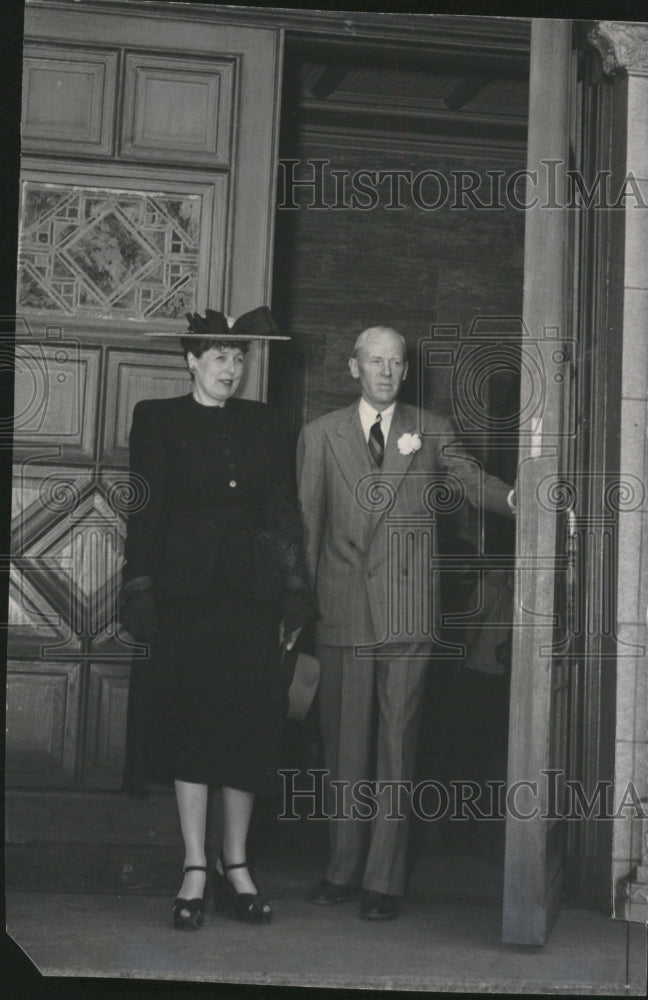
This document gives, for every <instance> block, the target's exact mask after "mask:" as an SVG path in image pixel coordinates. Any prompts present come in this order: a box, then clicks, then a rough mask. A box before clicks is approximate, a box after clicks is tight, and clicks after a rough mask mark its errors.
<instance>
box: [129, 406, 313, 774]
mask: <svg viewBox="0 0 648 1000" xmlns="http://www.w3.org/2000/svg"><path fill="white" fill-rule="evenodd" d="M130 447H131V474H132V475H133V478H134V493H137V494H138V497H139V499H141V501H142V506H141V509H139V510H136V511H134V512H133V513H132V514H131V516H130V518H129V523H128V535H127V541H126V565H125V568H124V580H125V582H126V583H128V581H132V580H134V579H139V578H140V577H150V579H151V580H152V581H153V587H154V596H155V602H156V606H157V612H158V623H159V629H160V639H159V642H157V643H155V644H154V645H153V646H152V647H151V654H150V659H149V660H147V661H137V660H136V661H134V663H133V670H132V674H131V689H130V698H129V719H128V740H127V764H126V775H125V783H126V787H128V788H131V789H133V788H138V787H139V786H141V785H142V784H143V783H144V782H146V781H147V780H165V779H171V778H177V779H180V780H183V781H191V782H199V783H203V784H211V785H227V786H230V787H234V788H240V789H244V790H247V791H252V792H264V791H270V790H272V788H273V787H274V785H275V782H276V774H277V767H278V766H279V750H280V740H281V730H282V720H283V715H284V709H285V694H286V691H285V680H284V675H283V672H282V666H281V661H280V655H279V640H278V637H279V610H278V592H277V590H276V586H275V588H274V589H273V587H272V586H269V583H268V580H267V579H265V578H263V579H262V578H261V577H262V572H261V569H262V567H261V563H260V560H259V555H258V551H257V541H256V540H257V539H258V535H259V530H260V529H262V528H263V527H269V528H272V529H276V530H277V531H280V532H281V533H282V537H283V536H291V537H292V540H293V542H294V543H295V544H296V545H297V546H299V544H300V526H299V515H298V511H297V506H296V501H295V496H294V489H293V483H292V471H291V462H290V461H289V458H288V449H287V447H286V441H285V434H284V432H283V430H282V429H281V427H280V425H279V424H278V422H277V420H276V418H274V417H273V415H272V412H271V411H270V410H269V408H268V407H266V406H264V405H263V404H261V403H253V402H250V401H246V400H235V399H232V400H228V402H227V403H226V404H225V406H224V407H219V406H204V405H202V404H200V403H198V402H196V400H195V399H194V398H193V396H192V395H188V396H183V397H178V398H174V399H169V400H148V401H145V402H142V403H139V404H138V405H137V406H136V408H135V411H134V414H133V426H132V430H131V438H130Z"/></svg>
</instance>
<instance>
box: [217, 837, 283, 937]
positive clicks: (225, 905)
mask: <svg viewBox="0 0 648 1000" xmlns="http://www.w3.org/2000/svg"><path fill="white" fill-rule="evenodd" d="M218 860H219V861H220V864H221V867H222V869H223V872H222V874H221V872H219V871H218V870H217V869H216V870H215V871H214V908H215V909H216V912H217V913H221V914H222V915H223V916H225V917H233V918H234V920H242V921H243V923H245V924H269V923H270V921H271V920H272V906H271V904H270V902H269V901H268V900H267V899H266V897H265V896H264V895H263V893H261V892H237V891H236V889H235V888H234V886H233V885H232V883H231V882H230V880H229V879H228V877H227V874H226V873H227V872H228V871H231V870H232V868H247V861H241V862H240V864H238V865H226V864H225V862H224V861H223V856H222V854H221V856H220V858H219V859H218Z"/></svg>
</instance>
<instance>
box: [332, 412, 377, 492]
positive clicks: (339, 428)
mask: <svg viewBox="0 0 648 1000" xmlns="http://www.w3.org/2000/svg"><path fill="white" fill-rule="evenodd" d="M328 436H329V441H330V444H331V449H332V451H333V454H334V455H335V458H336V461H337V463H338V465H339V467H340V472H341V473H342V475H343V476H344V478H345V480H346V482H347V485H348V487H349V489H350V490H351V492H352V493H353V494H354V495H355V491H356V488H357V486H358V482H359V481H360V479H361V478H362V477H363V476H366V475H369V474H370V473H371V472H374V471H375V469H374V468H373V466H372V463H371V458H370V456H369V449H368V448H367V442H366V441H365V439H364V434H363V432H362V424H361V423H360V415H359V413H358V404H357V403H352V405H351V406H348V407H347V408H346V409H344V410H342V411H341V413H340V419H339V421H338V422H337V423H336V425H335V426H334V427H332V428H331V430H330V431H329V432H328Z"/></svg>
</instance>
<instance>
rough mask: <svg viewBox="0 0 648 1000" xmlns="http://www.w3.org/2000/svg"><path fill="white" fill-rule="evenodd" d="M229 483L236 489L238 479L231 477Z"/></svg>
mask: <svg viewBox="0 0 648 1000" xmlns="http://www.w3.org/2000/svg"><path fill="white" fill-rule="evenodd" d="M229 485H230V486H231V487H232V489H234V487H235V486H236V480H235V479H230V481H229Z"/></svg>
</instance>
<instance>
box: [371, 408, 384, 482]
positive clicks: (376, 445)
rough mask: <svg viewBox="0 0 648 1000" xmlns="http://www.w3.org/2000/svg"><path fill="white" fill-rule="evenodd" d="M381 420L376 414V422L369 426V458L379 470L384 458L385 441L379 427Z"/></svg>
mask: <svg viewBox="0 0 648 1000" xmlns="http://www.w3.org/2000/svg"><path fill="white" fill-rule="evenodd" d="M381 420H382V417H381V415H380V413H377V414H376V422H375V424H372V425H371V429H370V431H369V451H370V452H371V457H372V458H373V460H374V462H375V464H376V465H377V466H378V468H379V469H380V468H381V466H382V464H383V458H384V457H385V439H384V437H383V432H382V428H381V426H380V421H381Z"/></svg>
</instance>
